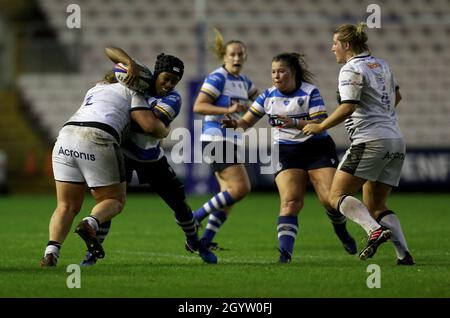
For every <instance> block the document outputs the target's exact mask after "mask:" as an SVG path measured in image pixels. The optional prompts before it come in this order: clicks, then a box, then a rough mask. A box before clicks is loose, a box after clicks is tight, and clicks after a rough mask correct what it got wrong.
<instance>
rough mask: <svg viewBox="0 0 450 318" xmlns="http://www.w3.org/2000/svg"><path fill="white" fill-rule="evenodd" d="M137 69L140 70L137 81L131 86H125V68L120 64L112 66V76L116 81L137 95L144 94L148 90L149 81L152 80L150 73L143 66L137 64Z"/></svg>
mask: <svg viewBox="0 0 450 318" xmlns="http://www.w3.org/2000/svg"><path fill="white" fill-rule="evenodd" d="M138 67H139V68H140V71H139V79H138V80H137V81H135V83H133V85H126V84H125V82H124V80H125V77H126V76H127V66H126V65H125V64H122V63H117V64H116V65H114V68H113V71H114V75H115V76H116V79H117V81H118V82H119V83H120V84H122V85H124V86H126V87H128V88H129V89H131V90H134V91H136V92H139V93H142V94H143V93H145V92H146V91H147V90H148V88H149V87H150V85H151V80H152V78H153V74H152V72H151V71H150V70H149V69H148V68H147V67H145V66H143V65H141V64H138Z"/></svg>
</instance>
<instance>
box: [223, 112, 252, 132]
mask: <svg viewBox="0 0 450 318" xmlns="http://www.w3.org/2000/svg"><path fill="white" fill-rule="evenodd" d="M258 120H260V118H259V117H257V116H255V115H253V114H252V113H251V112H249V111H248V112H246V113H245V114H244V116H242V118H241V119H239V120H235V119H232V118H231V117H229V116H227V119H224V120H222V122H221V126H222V127H224V128H234V129H237V128H242V129H244V130H247V129H248V128H250V127H253V126H254V125H255V124H256V123H257V122H258Z"/></svg>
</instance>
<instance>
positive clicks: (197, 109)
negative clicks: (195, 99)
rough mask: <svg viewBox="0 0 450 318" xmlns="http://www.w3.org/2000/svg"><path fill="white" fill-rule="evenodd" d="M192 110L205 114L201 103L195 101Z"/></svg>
mask: <svg viewBox="0 0 450 318" xmlns="http://www.w3.org/2000/svg"><path fill="white" fill-rule="evenodd" d="M192 111H193V112H194V113H196V114H203V110H202V107H201V104H200V103H195V104H194V108H193V109H192Z"/></svg>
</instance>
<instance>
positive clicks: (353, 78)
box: [339, 65, 363, 104]
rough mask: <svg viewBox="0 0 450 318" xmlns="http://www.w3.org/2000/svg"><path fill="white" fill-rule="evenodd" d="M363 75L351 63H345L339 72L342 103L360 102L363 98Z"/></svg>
mask: <svg viewBox="0 0 450 318" xmlns="http://www.w3.org/2000/svg"><path fill="white" fill-rule="evenodd" d="M362 87H363V75H362V74H361V72H359V71H357V70H355V69H354V68H353V67H351V66H350V65H344V66H343V67H342V69H341V71H340V73H339V95H340V97H341V102H340V104H344V103H350V104H358V103H359V101H360V99H361V90H362Z"/></svg>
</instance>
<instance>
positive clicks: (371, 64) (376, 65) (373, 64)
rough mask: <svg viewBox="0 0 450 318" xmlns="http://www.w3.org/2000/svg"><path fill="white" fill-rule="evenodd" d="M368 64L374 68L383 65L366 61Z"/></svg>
mask: <svg viewBox="0 0 450 318" xmlns="http://www.w3.org/2000/svg"><path fill="white" fill-rule="evenodd" d="M366 65H367V67H368V68H370V69H374V68H377V67H381V65H380V63H376V62H375V63H366Z"/></svg>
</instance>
